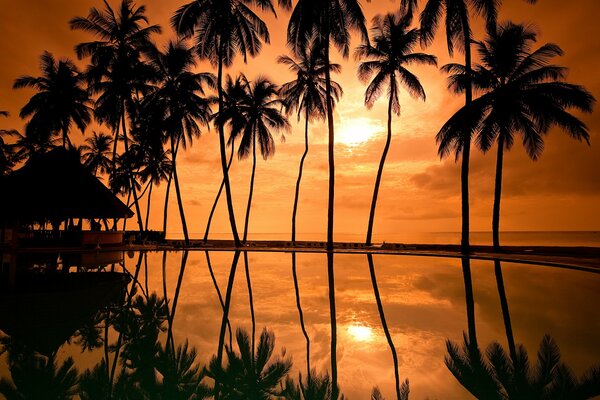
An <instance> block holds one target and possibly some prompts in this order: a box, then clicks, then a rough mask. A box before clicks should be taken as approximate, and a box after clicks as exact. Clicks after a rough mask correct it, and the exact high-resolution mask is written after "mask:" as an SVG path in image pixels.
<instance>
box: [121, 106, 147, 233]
mask: <svg viewBox="0 0 600 400" xmlns="http://www.w3.org/2000/svg"><path fill="white" fill-rule="evenodd" d="M122 106H123V112H122V114H121V123H122V125H123V140H124V143H125V153H127V152H129V140H128V138H127V123H126V121H125V104H123V105H122ZM127 173H128V174H129V180H130V182H131V193H132V194H133V204H134V205H135V211H136V214H137V220H138V227H139V229H140V232H142V231H143V230H144V224H143V223H142V211H141V210H140V202H139V199H138V195H137V189H136V188H135V178H134V177H133V171H131V167H130V166H127Z"/></svg>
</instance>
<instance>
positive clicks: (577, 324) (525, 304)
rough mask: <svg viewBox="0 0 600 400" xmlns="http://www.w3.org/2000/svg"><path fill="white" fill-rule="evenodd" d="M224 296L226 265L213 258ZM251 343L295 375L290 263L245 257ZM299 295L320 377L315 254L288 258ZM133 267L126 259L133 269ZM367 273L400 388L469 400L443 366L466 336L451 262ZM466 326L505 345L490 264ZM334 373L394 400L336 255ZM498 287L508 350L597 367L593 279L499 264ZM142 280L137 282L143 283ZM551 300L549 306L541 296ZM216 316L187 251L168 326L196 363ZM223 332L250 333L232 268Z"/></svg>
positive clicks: (318, 262)
mask: <svg viewBox="0 0 600 400" xmlns="http://www.w3.org/2000/svg"><path fill="white" fill-rule="evenodd" d="M210 256H211V261H212V266H213V269H214V272H215V276H216V279H217V282H218V284H219V286H220V289H221V291H222V295H223V297H224V296H225V290H226V285H227V279H228V276H229V268H230V267H231V260H232V254H231V253H228V252H211V253H210ZM248 256H249V257H248V258H249V263H250V264H249V265H250V271H251V277H252V284H253V292H254V293H253V294H254V300H255V311H256V320H257V332H260V330H261V329H262V328H263V327H269V328H270V329H272V330H273V331H274V332H275V335H276V339H277V342H276V346H275V350H276V352H277V353H279V351H280V349H281V348H283V347H285V348H286V350H287V353H288V354H290V355H292V357H293V360H294V371H293V372H292V376H294V377H297V374H298V372H303V375H304V374H305V368H306V364H305V359H304V357H305V350H306V348H305V342H304V337H303V336H302V332H301V330H300V325H299V321H298V314H297V309H296V303H295V294H294V286H293V281H292V274H291V255H290V254H289V253H249V254H248ZM296 259H297V273H298V280H299V287H300V296H301V302H302V307H303V311H304V313H305V321H306V327H307V330H308V333H309V335H310V339H311V363H312V365H313V366H314V367H316V368H318V369H319V370H320V371H325V370H329V368H330V359H329V349H330V327H329V302H328V290H327V262H326V255H325V254H308V253H306V254H297V256H296ZM161 260H162V253H160V254H159V253H150V254H149V267H150V268H149V269H150V270H149V278H150V282H149V286H150V290H151V291H156V292H157V293H159V294H160V293H162V268H161ZM134 261H135V260H134ZM374 261H375V268H376V272H377V278H378V283H379V290H380V292H381V296H382V301H383V305H384V310H385V313H386V318H387V322H388V325H389V327H390V330H391V334H392V336H393V340H394V343H395V346H396V348H397V352H398V357H399V362H400V364H399V367H400V376H401V378H402V379H405V378H409V380H410V385H411V396H412V397H413V398H417V399H422V398H426V397H427V396H429V398H432V399H433V398H444V399H462V398H465V397H468V396H467V395H466V393H465V391H464V389H463V388H462V387H460V386H459V385H458V384H457V382H456V381H455V379H454V378H453V377H452V375H451V374H450V372H449V371H448V370H447V369H446V367H445V365H444V355H445V351H446V349H445V340H446V339H447V338H450V339H452V340H454V341H459V340H461V338H462V332H463V331H466V329H467V320H466V310H465V298H464V283H463V278H462V271H461V266H460V260H455V259H444V258H427V257H409V256H383V255H380V256H375V258H374ZM180 262H181V254H180V253H175V252H173V253H169V254H168V256H167V269H166V275H167V289H168V293H169V297H172V296H173V294H174V291H175V286H176V283H177V278H178V275H179V267H180ZM471 269H472V276H473V285H474V296H475V302H476V323H477V330H478V331H477V333H478V339H479V343H480V346H481V348H482V350H484V349H485V348H486V347H487V345H488V344H489V343H490V342H492V341H494V340H496V341H499V342H500V343H501V344H504V343H505V341H506V340H505V333H504V325H503V321H502V314H501V311H500V304H499V300H498V293H497V289H496V281H495V277H494V268H493V263H492V262H487V261H473V262H472V263H471ZM335 273H336V305H337V322H338V372H339V382H340V385H341V387H342V391H343V392H344V393H345V394H346V395H347V396H349V397H350V398H354V399H361V398H366V397H367V395H368V393H369V392H370V390H371V388H372V387H373V386H374V385H378V386H379V387H380V388H381V389H382V391H383V394H384V395H385V396H386V397H388V398H390V396H392V395H393V393H394V371H393V363H392V357H391V354H390V351H389V347H388V344H387V341H386V339H385V336H384V333H383V330H382V328H381V322H380V320H379V315H378V313H377V308H376V304H375V299H374V298H373V290H372V287H371V282H370V277H369V271H368V264H367V260H366V257H365V256H364V255H336V256H335ZM503 273H504V281H505V285H506V292H507V296H508V302H509V307H510V311H511V317H512V323H513V329H514V331H515V339H516V341H517V342H522V343H524V344H525V346H526V347H527V349H528V350H529V352H530V353H531V354H535V352H536V351H537V347H538V345H539V341H540V340H541V337H542V336H543V335H544V333H550V334H551V335H552V336H554V337H555V338H556V340H557V343H558V344H559V346H560V347H561V351H562V354H563V359H564V360H565V361H566V362H567V363H568V364H569V365H571V366H572V367H573V368H574V369H575V371H576V372H577V373H581V372H582V371H583V370H584V369H586V368H587V367H589V366H590V365H592V364H594V363H595V362H597V361H598V360H600V348H599V344H598V343H597V340H596V339H597V338H595V334H596V333H597V332H598V328H600V326H599V324H600V315H599V313H600V312H599V311H598V309H597V306H596V305H597V304H598V300H600V299H598V297H599V294H598V292H597V288H598V285H599V279H600V277H598V276H596V275H591V274H584V273H581V272H573V271H565V270H559V269H552V268H548V267H534V266H523V265H515V264H504V265H503ZM141 276H142V275H141ZM549 293H551V294H552V296H548V294H549ZM221 317H222V313H221V306H220V304H219V301H218V298H217V295H216V293H215V290H214V287H213V284H212V281H211V279H210V276H209V273H208V268H207V265H206V259H205V254H204V252H190V255H189V259H188V265H187V267H186V272H185V276H184V280H183V284H182V287H181V294H180V298H179V301H178V305H177V314H176V317H175V338H176V340H177V341H183V340H185V339H188V340H189V341H190V344H191V345H193V346H195V347H196V348H197V349H198V353H199V358H200V361H201V362H207V361H208V360H209V359H210V357H211V356H212V354H214V353H215V350H216V346H217V339H218V333H219V328H220V324H221ZM230 321H231V324H232V328H233V329H234V330H235V329H236V328H238V327H244V328H246V329H249V328H250V326H251V322H250V311H249V306H248V293H247V288H246V278H245V273H244V261H243V256H242V257H240V261H239V264H238V269H237V273H236V278H235V285H234V292H233V296H232V302H231V312H230ZM352 324H360V325H364V326H368V327H370V328H371V329H372V330H373V338H372V340H371V341H368V342H360V341H357V340H355V338H352V337H351V336H350V335H349V334H348V333H347V328H348V326H349V325H352Z"/></svg>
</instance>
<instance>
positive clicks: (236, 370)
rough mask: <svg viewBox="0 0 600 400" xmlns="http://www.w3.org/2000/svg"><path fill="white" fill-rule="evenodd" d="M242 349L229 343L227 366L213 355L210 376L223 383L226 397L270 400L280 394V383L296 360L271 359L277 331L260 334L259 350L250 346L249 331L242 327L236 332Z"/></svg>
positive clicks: (222, 388) (222, 390)
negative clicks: (234, 348)
mask: <svg viewBox="0 0 600 400" xmlns="http://www.w3.org/2000/svg"><path fill="white" fill-rule="evenodd" d="M236 341H237V345H238V348H239V351H240V353H239V354H238V353H236V352H235V351H234V350H233V349H232V348H230V347H229V346H227V348H226V352H227V365H226V366H225V367H223V366H222V365H221V364H220V363H219V362H218V361H217V359H216V358H213V359H212V360H211V363H210V367H209V369H208V371H207V376H208V377H209V378H212V379H214V380H215V381H216V382H219V383H220V387H219V388H215V390H219V391H220V394H221V398H223V399H256V400H262V399H264V400H267V399H270V398H272V397H271V396H280V394H281V389H280V385H281V383H282V380H283V379H284V378H285V376H286V375H287V373H288V372H289V370H290V368H291V367H292V362H291V360H290V359H289V358H276V359H274V360H271V357H272V356H273V351H274V348H275V335H274V334H273V333H272V332H269V331H267V330H266V329H265V330H263V332H262V333H261V335H260V339H259V342H258V347H257V348H256V354H255V356H254V357H253V356H252V354H253V353H254V352H253V351H252V350H251V349H250V346H251V344H250V340H249V338H248V334H247V333H246V332H244V331H242V330H240V329H238V331H237V333H236Z"/></svg>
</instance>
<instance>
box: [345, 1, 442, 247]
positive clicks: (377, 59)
mask: <svg viewBox="0 0 600 400" xmlns="http://www.w3.org/2000/svg"><path fill="white" fill-rule="evenodd" d="M411 19H412V18H411V16H407V15H404V16H402V17H396V16H395V15H394V14H391V13H389V14H387V15H385V16H382V15H377V16H376V17H375V18H373V26H372V27H371V32H372V33H373V37H372V41H373V45H371V44H370V43H369V44H363V45H361V46H360V47H358V48H357V49H356V57H357V58H358V59H367V60H366V61H364V62H362V63H361V64H360V66H359V68H358V77H359V78H360V79H361V80H362V81H363V82H366V81H368V80H369V79H370V78H371V76H373V74H374V75H375V76H374V77H373V80H371V82H370V83H369V86H368V87H367V91H366V93H365V104H366V106H367V107H368V108H371V107H373V104H374V103H375V101H376V100H377V98H379V96H381V94H382V92H383V91H384V87H385V85H386V84H387V85H389V86H388V88H387V94H388V122H387V128H388V129H387V139H386V142H385V147H384V148H383V153H382V155H381V161H380V162H379V169H378V170H377V178H376V180H375V189H374V190H373V200H372V201H371V211H370V213H369V225H368V228H367V238H366V245H367V246H370V245H371V237H372V235H373V223H374V221H375V209H376V207H377V195H378V194H379V185H380V184H381V175H382V174H383V166H384V165H385V159H386V156H387V153H388V150H389V148H390V143H391V141H392V113H394V114H396V115H400V100H399V98H398V96H399V89H400V86H404V88H405V89H406V90H407V92H408V93H409V94H410V95H411V96H412V97H414V98H417V99H419V98H420V99H422V100H423V101H425V90H424V89H423V86H421V83H420V82H419V79H418V78H417V77H416V76H415V75H414V74H413V73H412V72H410V71H409V70H407V69H406V67H405V66H406V65H410V64H429V65H437V59H436V58H435V57H434V56H432V55H429V54H424V53H413V52H412V51H413V49H414V47H415V45H416V44H417V42H418V41H419V39H420V36H421V34H420V32H419V29H415V28H413V29H410V24H411Z"/></svg>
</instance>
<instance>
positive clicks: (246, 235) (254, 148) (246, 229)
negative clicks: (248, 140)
mask: <svg viewBox="0 0 600 400" xmlns="http://www.w3.org/2000/svg"><path fill="white" fill-rule="evenodd" d="M252 141H253V143H252V175H250V190H249V191H248V204H246V218H245V220H244V237H243V239H242V240H243V243H246V240H247V239H248V223H249V222H250V209H251V208H252V194H253V193H254V176H255V175H256V145H257V143H256V131H254V137H253V138H252Z"/></svg>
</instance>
